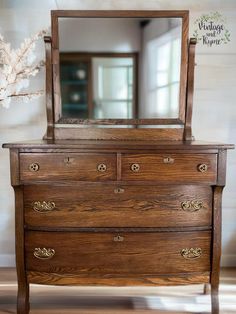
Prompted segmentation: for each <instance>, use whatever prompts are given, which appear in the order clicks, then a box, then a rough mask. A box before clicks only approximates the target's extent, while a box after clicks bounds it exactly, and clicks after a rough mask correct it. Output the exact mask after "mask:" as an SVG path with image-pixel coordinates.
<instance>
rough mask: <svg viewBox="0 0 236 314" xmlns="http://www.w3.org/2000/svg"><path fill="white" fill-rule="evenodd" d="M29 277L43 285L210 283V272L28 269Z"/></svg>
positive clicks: (117, 285)
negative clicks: (150, 273) (101, 272)
mask: <svg viewBox="0 0 236 314" xmlns="http://www.w3.org/2000/svg"><path fill="white" fill-rule="evenodd" d="M27 278H28V280H29V282H30V283H34V284H43V285H81V286H82V285H84V286H93V285H95V286H96V285H99V286H115V287H119V286H120V287H124V286H175V285H187V284H190V285H191V284H198V283H199V284H200V283H208V282H209V279H210V273H209V272H201V273H200V274H198V273H191V274H184V273H181V274H174V275H173V274H169V275H160V276H157V275H156V276H141V275H139V276H138V277H137V276H135V277H132V276H129V275H125V276H122V275H117V276H115V275H112V276H108V275H106V276H102V275H100V276H95V275H93V276H83V275H80V274H72V275H71V274H66V273H63V274H58V273H47V272H37V271H28V272H27Z"/></svg>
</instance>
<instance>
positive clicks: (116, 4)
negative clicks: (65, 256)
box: [0, 0, 236, 266]
mask: <svg viewBox="0 0 236 314" xmlns="http://www.w3.org/2000/svg"><path fill="white" fill-rule="evenodd" d="M62 2H64V5H63V6H62V5H61V4H62ZM57 3H58V5H59V7H57V5H56V2H55V1H53V0H41V1H32V0H21V1H14V0H5V1H4V0H0V32H1V33H2V34H3V35H4V36H5V37H6V38H8V39H9V40H11V41H12V43H13V44H14V45H16V46H17V45H19V43H20V42H21V40H23V39H24V37H26V36H29V35H31V34H33V33H35V32H36V31H38V30H40V29H42V28H45V27H47V26H48V25H49V23H50V13H49V10H50V9H64V8H67V9H69V8H70V9H71V8H73V9H75V8H79V9H151V10H152V9H153V10H154V9H163V10H164V9H191V15H190V25H193V21H194V19H195V18H196V17H197V16H199V15H200V14H201V12H204V13H207V12H212V10H214V11H215V10H218V11H220V12H221V13H223V14H224V15H225V16H226V17H227V20H228V24H229V29H230V31H231V43H229V44H227V45H224V46H220V47H214V48H204V47H201V46H200V45H199V46H198V48H197V56H196V61H197V67H196V80H195V96H194V112H193V131H194V135H195V137H196V138H197V139H203V140H211V141H220V142H226V143H235V142H236V106H235V94H236V88H235V86H236V75H235V74H236V2H235V1H233V0H225V1H214V0H206V1H201V2H200V1H199V0H179V1H169V0H159V1H157V0H145V1H143V0H133V1H128V0H101V1H99V0H87V1H84V0H76V1H75V0H74V1H73V0H66V1H63V0H57ZM191 29H192V27H191ZM190 34H191V31H190ZM38 53H39V54H40V55H43V50H40V51H39V52H38ZM43 84H44V77H43V75H40V76H38V77H37V78H36V79H35V80H34V83H33V85H34V87H37V88H39V89H40V88H41V87H42V86H43ZM45 127H46V114H45V108H44V99H43V98H40V99H37V100H35V101H32V102H30V103H28V104H24V103H12V105H11V107H10V109H9V110H6V109H4V108H0V141H1V143H3V142H11V141H21V140H29V139H36V138H41V137H42V136H43V134H44V131H45ZM227 169H228V170H227V186H226V188H225V192H224V197H223V258H222V261H223V264H224V265H234V266H236V246H235V242H236V193H235V182H234V181H235V177H236V151H230V152H229V154H228V168H227ZM9 178H10V176H9V159H8V151H7V150H6V149H5V150H3V149H0V230H1V236H0V266H10V265H14V199H13V197H14V195H13V191H12V188H11V187H10V179H9Z"/></svg>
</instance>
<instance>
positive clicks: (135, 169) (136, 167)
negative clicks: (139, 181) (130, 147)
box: [130, 164, 140, 172]
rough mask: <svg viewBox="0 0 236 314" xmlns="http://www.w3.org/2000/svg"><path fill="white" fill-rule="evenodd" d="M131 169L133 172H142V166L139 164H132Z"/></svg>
mask: <svg viewBox="0 0 236 314" xmlns="http://www.w3.org/2000/svg"><path fill="white" fill-rule="evenodd" d="M130 169H131V170H132V171H133V172H138V171H139V170H140V165H139V164H132V165H131V167H130Z"/></svg>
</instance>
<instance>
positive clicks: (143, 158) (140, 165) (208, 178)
mask: <svg viewBox="0 0 236 314" xmlns="http://www.w3.org/2000/svg"><path fill="white" fill-rule="evenodd" d="M216 179H217V155H216V154H123V155H122V180H131V181H143V180H144V181H146V180H154V181H161V182H176V183H196V182H200V183H201V182H202V183H203V182H204V183H206V184H215V183H216Z"/></svg>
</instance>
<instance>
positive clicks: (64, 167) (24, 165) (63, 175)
mask: <svg viewBox="0 0 236 314" xmlns="http://www.w3.org/2000/svg"><path fill="white" fill-rule="evenodd" d="M20 179H21V180H22V181H30V180H34V181H37V180H39V181H41V180H42V181H53V180H58V181H60V180H67V181H68V180H75V181H77V180H78V181H89V180H94V181H104V180H116V155H115V154H82V153H81V154H79V153H68V154H65V153H44V154H43V153H42V154H41V153H32V154H27V153H24V154H21V155H20Z"/></svg>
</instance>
